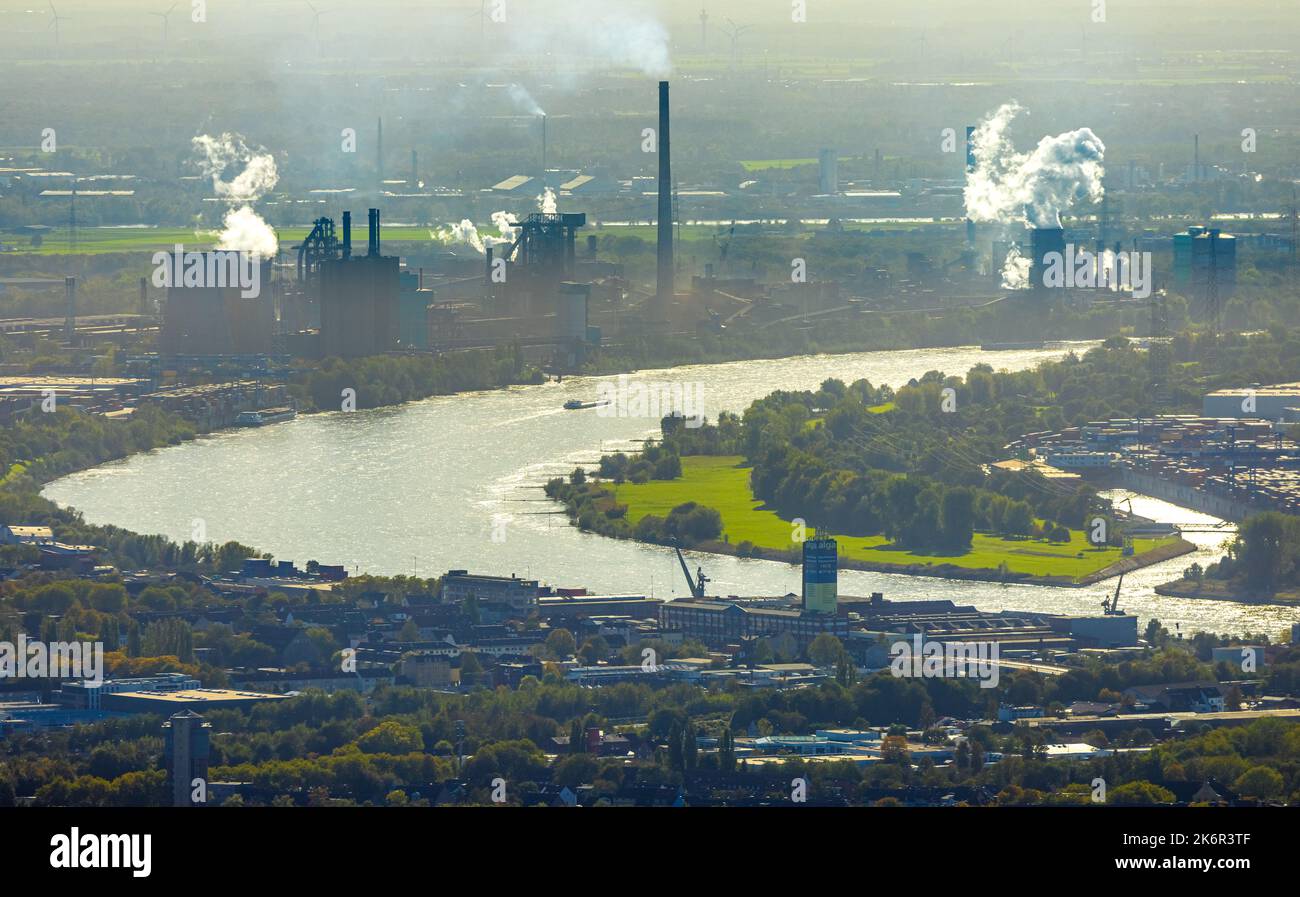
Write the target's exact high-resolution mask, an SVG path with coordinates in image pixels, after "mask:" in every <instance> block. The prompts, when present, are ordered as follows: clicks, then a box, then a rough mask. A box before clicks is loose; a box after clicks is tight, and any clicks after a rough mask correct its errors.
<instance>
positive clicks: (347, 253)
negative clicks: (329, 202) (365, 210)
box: [343, 212, 352, 259]
mask: <svg viewBox="0 0 1300 897" xmlns="http://www.w3.org/2000/svg"><path fill="white" fill-rule="evenodd" d="M343 257H344V258H345V259H350V258H352V213H351V212H344V213H343Z"/></svg>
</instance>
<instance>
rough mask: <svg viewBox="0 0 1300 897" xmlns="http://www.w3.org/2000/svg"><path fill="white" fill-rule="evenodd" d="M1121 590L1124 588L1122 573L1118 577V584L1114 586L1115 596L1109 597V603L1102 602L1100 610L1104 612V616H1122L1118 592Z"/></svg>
mask: <svg viewBox="0 0 1300 897" xmlns="http://www.w3.org/2000/svg"><path fill="white" fill-rule="evenodd" d="M1122 588H1124V574H1123V573H1121V574H1120V575H1119V582H1118V583H1116V584H1115V594H1114V595H1113V596H1111V599H1110V600H1109V601H1103V602H1102V603H1101V607H1102V610H1104V611H1105V612H1106V616H1108V617H1121V616H1123V615H1124V611H1122V610H1120V609H1119V590H1120V589H1122Z"/></svg>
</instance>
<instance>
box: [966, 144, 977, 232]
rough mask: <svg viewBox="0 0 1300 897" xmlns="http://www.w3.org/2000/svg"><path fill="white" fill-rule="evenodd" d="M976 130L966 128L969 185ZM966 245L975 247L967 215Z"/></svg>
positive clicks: (972, 172) (971, 226) (973, 226)
mask: <svg viewBox="0 0 1300 897" xmlns="http://www.w3.org/2000/svg"><path fill="white" fill-rule="evenodd" d="M977 130H978V128H976V127H975V126H974V125H967V126H966V182H967V183H970V176H971V175H972V174H974V173H975V167H976V160H975V132H976V131H977ZM966 245H967V246H972V247H973V246H974V245H975V221H974V219H972V218H971V217H970V216H969V215H967V216H966Z"/></svg>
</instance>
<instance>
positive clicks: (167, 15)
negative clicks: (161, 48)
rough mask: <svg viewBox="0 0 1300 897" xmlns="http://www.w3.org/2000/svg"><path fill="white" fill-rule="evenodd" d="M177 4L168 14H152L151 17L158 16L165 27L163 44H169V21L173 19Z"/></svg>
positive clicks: (170, 8) (169, 9) (171, 7)
mask: <svg viewBox="0 0 1300 897" xmlns="http://www.w3.org/2000/svg"><path fill="white" fill-rule="evenodd" d="M176 6H177V4H175V3H173V4H172V5H171V6H170V7H169V8H168V10H167V11H166V12H151V13H149V15H151V16H157V17H158V18H160V19H162V26H163V43H164V44H165V43H167V21H168V20H169V19H170V18H171V15H172V13H173V12H174V11H175V10H176Z"/></svg>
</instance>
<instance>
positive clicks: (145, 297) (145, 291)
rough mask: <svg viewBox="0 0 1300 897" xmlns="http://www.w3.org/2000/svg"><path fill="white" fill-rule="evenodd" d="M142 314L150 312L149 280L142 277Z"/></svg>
mask: <svg viewBox="0 0 1300 897" xmlns="http://www.w3.org/2000/svg"><path fill="white" fill-rule="evenodd" d="M140 314H142V315H147V314H149V280H148V278H145V277H141V278H140Z"/></svg>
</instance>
